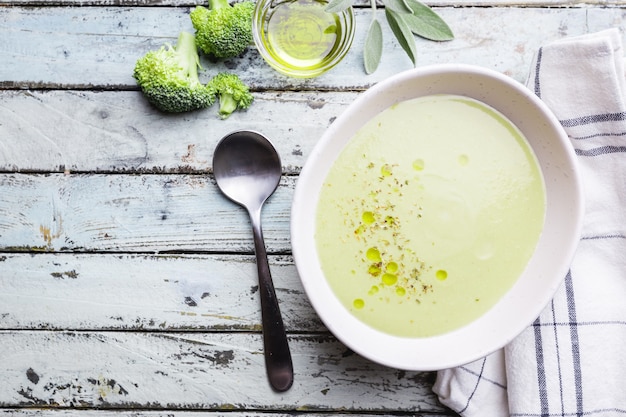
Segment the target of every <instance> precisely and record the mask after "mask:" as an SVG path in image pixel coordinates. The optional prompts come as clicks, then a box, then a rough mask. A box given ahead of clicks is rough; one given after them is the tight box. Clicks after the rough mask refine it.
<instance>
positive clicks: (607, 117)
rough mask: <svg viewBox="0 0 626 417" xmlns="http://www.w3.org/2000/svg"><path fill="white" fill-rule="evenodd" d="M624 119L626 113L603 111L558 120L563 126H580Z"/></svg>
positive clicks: (625, 118)
mask: <svg viewBox="0 0 626 417" xmlns="http://www.w3.org/2000/svg"><path fill="white" fill-rule="evenodd" d="M621 120H626V113H625V112H619V113H603V114H591V115H589V116H581V117H575V118H573V119H565V120H559V121H560V122H561V125H563V127H574V126H582V125H589V124H593V123H603V122H615V121H621Z"/></svg>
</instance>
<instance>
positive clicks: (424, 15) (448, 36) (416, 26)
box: [402, 0, 454, 41]
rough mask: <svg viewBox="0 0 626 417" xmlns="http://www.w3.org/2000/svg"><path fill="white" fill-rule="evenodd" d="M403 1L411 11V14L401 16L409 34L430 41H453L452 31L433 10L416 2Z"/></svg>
mask: <svg viewBox="0 0 626 417" xmlns="http://www.w3.org/2000/svg"><path fill="white" fill-rule="evenodd" d="M404 1H406V2H407V4H408V5H409V7H410V8H411V10H413V13H412V14H410V15H403V16H402V17H403V18H404V21H405V22H406V24H407V25H408V26H409V28H411V32H413V33H414V34H416V35H417V36H421V37H422V38H426V39H430V40H432V41H449V40H452V39H454V33H452V29H450V27H449V26H448V24H447V23H446V22H444V20H443V19H442V18H441V17H440V16H439V15H438V14H437V13H435V11H434V10H433V9H431V8H430V7H428V6H427V5H425V4H424V3H421V2H419V1H418V0H404Z"/></svg>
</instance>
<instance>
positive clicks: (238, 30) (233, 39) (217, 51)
mask: <svg viewBox="0 0 626 417" xmlns="http://www.w3.org/2000/svg"><path fill="white" fill-rule="evenodd" d="M254 6H255V5H254V2H252V1H250V0H245V1H242V2H240V3H235V4H234V5H232V6H231V5H230V4H229V3H228V0H209V8H208V9H207V8H206V7H204V6H196V7H195V8H194V9H193V10H192V11H191V13H190V17H191V23H192V24H193V27H194V28H195V30H196V43H197V45H198V48H200V50H202V52H204V53H205V54H207V55H213V56H214V57H216V58H233V57H236V56H239V55H241V54H242V53H243V52H244V51H245V50H246V48H247V47H248V46H249V45H251V44H252V42H253V37H252V14H253V13H254Z"/></svg>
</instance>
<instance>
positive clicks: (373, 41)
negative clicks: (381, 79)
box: [326, 0, 454, 74]
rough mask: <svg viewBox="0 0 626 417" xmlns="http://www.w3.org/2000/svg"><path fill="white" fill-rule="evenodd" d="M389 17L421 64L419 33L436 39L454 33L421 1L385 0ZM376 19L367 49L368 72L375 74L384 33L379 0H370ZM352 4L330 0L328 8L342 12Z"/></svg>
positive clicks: (414, 59)
mask: <svg viewBox="0 0 626 417" xmlns="http://www.w3.org/2000/svg"><path fill="white" fill-rule="evenodd" d="M382 2H383V4H384V6H385V17H386V19H387V23H388V24H389V27H390V28H391V31H392V32H393V34H394V36H395V37H396V39H397V40H398V42H399V43H400V46H401V47H402V49H403V50H404V52H406V54H407V56H408V57H409V59H410V60H411V62H412V63H413V65H416V63H417V46H416V43H415V37H414V36H413V35H417V36H419V37H422V38H424V39H428V40H432V41H449V40H452V39H454V34H453V33H452V30H451V29H450V27H449V26H448V24H447V23H446V22H445V21H444V20H443V19H442V18H441V17H440V16H439V15H438V14H437V13H436V12H435V11H434V10H433V9H431V8H430V7H429V6H427V5H426V4H424V3H421V2H419V1H418V0H382ZM370 4H371V9H372V22H371V24H370V27H369V29H368V31H367V35H366V38H365V46H364V50H363V65H364V68H365V72H366V73H367V74H371V73H373V72H374V71H376V69H377V68H378V65H379V64H380V61H381V58H382V52H383V32H382V28H381V25H380V22H379V20H378V16H377V13H376V10H377V8H376V0H370ZM348 7H352V0H330V1H329V3H328V5H327V6H326V11H328V12H332V13H338V12H341V11H343V10H345V9H347V8H348Z"/></svg>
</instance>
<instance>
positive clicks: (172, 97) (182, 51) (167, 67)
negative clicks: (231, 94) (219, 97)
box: [133, 32, 215, 113]
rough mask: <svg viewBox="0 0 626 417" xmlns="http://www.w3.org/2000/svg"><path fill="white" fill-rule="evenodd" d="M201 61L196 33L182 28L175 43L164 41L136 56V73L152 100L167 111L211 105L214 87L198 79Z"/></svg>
mask: <svg viewBox="0 0 626 417" xmlns="http://www.w3.org/2000/svg"><path fill="white" fill-rule="evenodd" d="M199 67H200V61H199V57H198V49H197V47H196V43H195V37H194V35H192V34H191V33H188V32H181V33H180V35H179V36H178V41H177V44H176V47H172V46H171V45H164V46H162V47H161V48H160V49H158V50H156V51H150V52H148V53H147V54H146V55H144V56H143V57H141V58H139V60H137V63H136V64H135V70H134V73H133V76H134V78H135V79H136V80H137V84H138V85H139V87H141V91H142V92H143V93H144V95H145V96H146V98H147V99H148V101H149V102H150V103H152V104H153V105H154V106H155V107H156V108H157V109H159V110H161V111H164V112H168V113H180V112H185V111H191V110H197V109H202V108H206V107H209V106H211V105H212V104H213V103H214V102H215V91H213V90H212V89H211V88H209V87H208V86H206V85H204V84H202V83H201V82H200V80H199V79H198V68H199Z"/></svg>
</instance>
